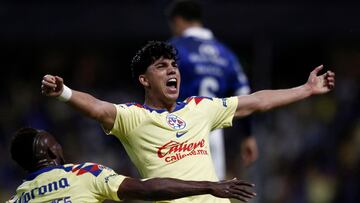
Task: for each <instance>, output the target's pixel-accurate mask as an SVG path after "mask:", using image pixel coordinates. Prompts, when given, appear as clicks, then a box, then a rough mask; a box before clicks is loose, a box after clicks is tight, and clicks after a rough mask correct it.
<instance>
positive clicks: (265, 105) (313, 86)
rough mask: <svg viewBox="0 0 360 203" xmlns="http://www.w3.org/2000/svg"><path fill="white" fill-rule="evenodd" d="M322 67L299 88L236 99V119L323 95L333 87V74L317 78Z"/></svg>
mask: <svg viewBox="0 0 360 203" xmlns="http://www.w3.org/2000/svg"><path fill="white" fill-rule="evenodd" d="M322 68H323V66H322V65H321V66H318V67H316V68H315V69H314V70H313V71H312V72H311V73H310V76H309V78H308V81H307V82H306V83H305V84H304V85H301V86H299V87H295V88H291V89H281V90H262V91H258V92H255V93H253V94H250V95H246V96H239V97H238V106H237V109H236V112H235V116H236V117H243V116H247V115H249V114H251V113H253V112H256V111H267V110H270V109H273V108H276V107H279V106H284V105H287V104H290V103H293V102H296V101H299V100H302V99H304V98H307V97H309V96H311V95H316V94H325V93H327V92H329V91H330V90H331V89H332V88H334V86H335V73H333V72H332V71H327V72H326V73H324V74H323V75H320V76H317V74H318V72H319V71H320V70H321V69H322Z"/></svg>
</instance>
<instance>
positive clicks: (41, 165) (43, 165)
mask: <svg viewBox="0 0 360 203" xmlns="http://www.w3.org/2000/svg"><path fill="white" fill-rule="evenodd" d="M57 165H58V164H57V163H56V162H54V161H40V162H38V163H37V164H36V166H35V167H34V168H33V169H32V170H31V171H30V172H34V171H38V170H40V169H43V168H46V167H50V166H57Z"/></svg>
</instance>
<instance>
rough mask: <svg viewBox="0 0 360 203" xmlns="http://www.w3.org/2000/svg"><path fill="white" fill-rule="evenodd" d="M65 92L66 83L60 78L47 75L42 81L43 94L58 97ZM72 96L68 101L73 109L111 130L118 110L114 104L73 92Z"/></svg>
mask: <svg viewBox="0 0 360 203" xmlns="http://www.w3.org/2000/svg"><path fill="white" fill-rule="evenodd" d="M63 90H64V81H63V79H62V78H61V77H59V76H52V75H45V76H44V77H43V80H42V85H41V93H42V94H43V95H46V96H50V97H58V96H60V95H61V93H62V92H63ZM71 91H72V95H71V97H70V99H69V100H68V101H67V103H68V104H70V105H71V106H72V107H74V108H75V109H76V110H78V111H80V112H81V113H83V114H84V115H86V116H88V117H90V118H93V119H95V120H97V121H99V122H100V123H101V124H102V126H103V127H104V129H105V130H111V129H112V127H113V125H114V122H115V118H116V108H115V106H114V105H113V104H112V103H109V102H106V101H102V100H99V99H97V98H95V97H93V96H91V95H90V94H87V93H84V92H79V91H75V90H71Z"/></svg>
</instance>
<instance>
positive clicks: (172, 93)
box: [143, 57, 180, 102]
mask: <svg viewBox="0 0 360 203" xmlns="http://www.w3.org/2000/svg"><path fill="white" fill-rule="evenodd" d="M144 77H145V80H146V83H143V85H144V84H145V85H144V86H145V88H147V89H148V91H149V93H150V94H151V97H152V98H154V99H160V100H163V99H165V101H166V102H175V101H176V99H177V98H178V96H179V88H180V73H179V69H178V67H177V64H176V62H175V60H174V59H166V58H163V57H161V58H160V59H158V60H156V61H155V62H154V63H153V64H151V65H150V66H149V67H148V68H147V70H146V72H145V74H144Z"/></svg>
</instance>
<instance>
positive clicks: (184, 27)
mask: <svg viewBox="0 0 360 203" xmlns="http://www.w3.org/2000/svg"><path fill="white" fill-rule="evenodd" d="M166 15H167V18H168V21H169V25H170V28H171V31H172V33H173V35H174V37H173V38H172V39H171V40H170V43H171V44H172V45H173V46H174V47H175V48H176V49H177V50H178V51H179V53H178V54H179V61H178V66H179V70H180V72H181V75H182V82H181V85H180V90H181V91H180V95H179V100H180V101H182V100H184V99H186V98H188V97H191V96H194V95H197V96H207V97H219V98H224V97H228V96H232V95H246V94H249V93H250V86H249V84H248V81H247V77H246V75H245V73H244V72H243V70H242V67H241V65H240V63H239V61H238V59H237V57H236V56H235V54H234V53H233V52H232V51H231V50H230V49H228V48H227V47H226V46H225V45H224V44H223V43H221V42H219V41H218V40H217V39H216V38H215V37H214V35H213V33H212V32H211V30H209V29H207V28H204V26H203V23H202V8H201V6H200V4H199V3H198V2H197V1H194V0H175V1H172V2H171V4H170V5H169V6H168V7H167V9H166ZM249 119H250V118H246V119H241V122H239V123H237V124H238V125H241V126H242V128H243V129H244V130H243V131H244V133H243V134H242V135H243V139H242V143H241V157H242V164H243V165H244V166H249V165H250V164H251V163H252V162H254V161H255V160H256V159H257V156H258V150H257V143H256V140H255V137H254V136H251V126H250V123H251V122H250V120H249ZM209 142H210V145H211V154H212V158H213V161H214V166H215V171H216V174H217V176H218V178H219V179H220V180H222V179H224V178H225V174H226V164H225V162H226V161H225V143H224V131H223V129H217V130H214V131H212V132H211V134H210V135H209Z"/></svg>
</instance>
